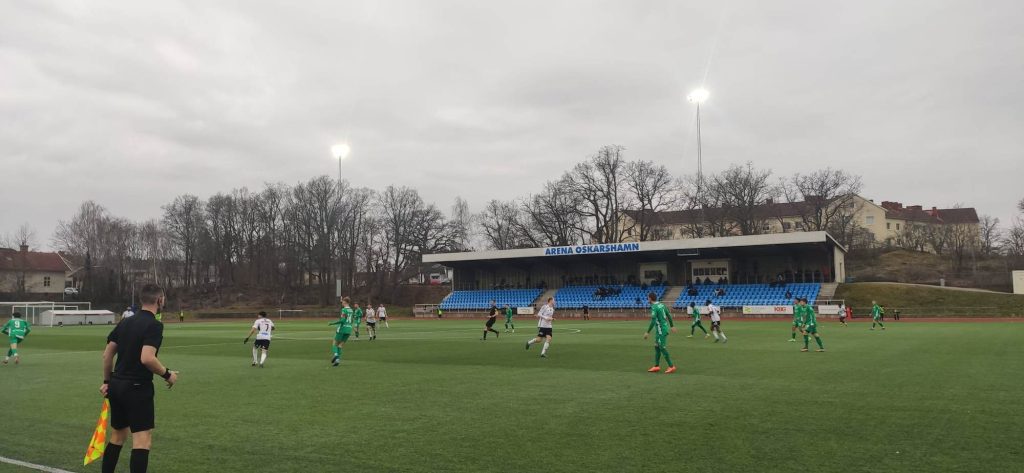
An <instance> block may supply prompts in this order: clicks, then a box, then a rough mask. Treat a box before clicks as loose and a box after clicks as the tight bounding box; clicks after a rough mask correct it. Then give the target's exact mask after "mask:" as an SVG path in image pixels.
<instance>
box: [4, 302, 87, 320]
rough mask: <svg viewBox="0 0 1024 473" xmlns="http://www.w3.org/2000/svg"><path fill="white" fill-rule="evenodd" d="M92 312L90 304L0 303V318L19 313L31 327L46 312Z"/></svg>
mask: <svg viewBox="0 0 1024 473" xmlns="http://www.w3.org/2000/svg"><path fill="white" fill-rule="evenodd" d="M82 306H85V309H84V310H92V303H91V302H54V301H27V302H0V316H10V315H11V314H13V313H15V312H21V315H22V316H24V317H25V320H27V321H28V323H30V324H32V325H39V317H40V315H42V313H43V312H46V311H48V310H83V309H82Z"/></svg>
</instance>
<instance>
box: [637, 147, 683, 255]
mask: <svg viewBox="0 0 1024 473" xmlns="http://www.w3.org/2000/svg"><path fill="white" fill-rule="evenodd" d="M626 187H627V189H628V190H629V192H630V193H632V197H633V198H632V201H633V202H634V203H635V204H636V205H637V208H636V209H634V210H633V211H632V212H630V213H631V214H632V215H633V218H632V220H633V221H634V222H635V227H634V234H636V236H637V238H638V239H639V240H640V241H647V240H651V239H656V238H652V237H655V236H656V235H657V236H663V234H660V233H657V232H656V229H657V228H659V226H658V221H657V214H658V212H664V211H667V210H673V209H675V208H677V207H678V205H679V203H680V200H681V196H680V192H679V189H680V188H681V187H682V185H681V183H680V182H678V181H677V180H676V179H674V178H673V177H672V175H671V174H670V173H669V171H668V168H666V167H665V166H664V165H657V164H654V163H653V162H651V161H631V162H629V163H627V164H626Z"/></svg>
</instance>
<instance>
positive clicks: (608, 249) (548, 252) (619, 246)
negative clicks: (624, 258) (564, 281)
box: [544, 243, 640, 256]
mask: <svg viewBox="0 0 1024 473" xmlns="http://www.w3.org/2000/svg"><path fill="white" fill-rule="evenodd" d="M630 251H640V244H639V243H605V244H600V245H576V246H554V247H551V248H544V256H557V255H589V254H598V253H627V252H630Z"/></svg>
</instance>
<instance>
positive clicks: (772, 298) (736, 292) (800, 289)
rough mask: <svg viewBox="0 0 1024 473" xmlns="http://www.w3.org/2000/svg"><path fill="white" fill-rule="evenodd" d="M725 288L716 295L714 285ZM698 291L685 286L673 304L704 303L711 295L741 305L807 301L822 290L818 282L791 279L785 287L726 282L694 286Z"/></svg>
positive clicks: (721, 301)
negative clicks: (687, 288)
mask: <svg viewBox="0 0 1024 473" xmlns="http://www.w3.org/2000/svg"><path fill="white" fill-rule="evenodd" d="M719 287H721V288H722V289H725V295H724V296H721V297H717V296H715V289H717V288H719ZM694 288H696V289H697V295H696V296H691V295H689V294H687V292H686V289H683V292H682V293H681V294H680V295H679V297H678V298H677V299H676V301H675V303H674V304H672V306H673V307H674V308H676V309H682V308H684V307H686V306H688V305H690V302H695V303H697V305H704V302H705V301H706V300H708V299H711V301H712V302H714V303H715V304H717V305H719V306H721V307H742V306H745V305H790V304H792V303H793V298H796V297H806V298H807V302H808V303H809V304H815V303H816V302H817V299H818V293H819V292H820V291H821V284H819V283H791V284H787V285H786V286H784V287H770V286H768V285H767V284H726V285H722V286H717V285H707V286H694ZM786 291H789V292H790V293H791V294H792V296H793V297H792V298H787V297H786Z"/></svg>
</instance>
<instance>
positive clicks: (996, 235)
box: [978, 215, 1002, 257]
mask: <svg viewBox="0 0 1024 473" xmlns="http://www.w3.org/2000/svg"><path fill="white" fill-rule="evenodd" d="M978 238H979V240H980V242H979V251H980V252H981V254H982V256H985V257H989V256H992V255H994V254H996V253H998V252H999V242H1000V240H1002V230H1001V229H1000V228H999V219H998V218H995V217H993V216H991V215H982V216H981V220H980V221H979V223H978Z"/></svg>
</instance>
